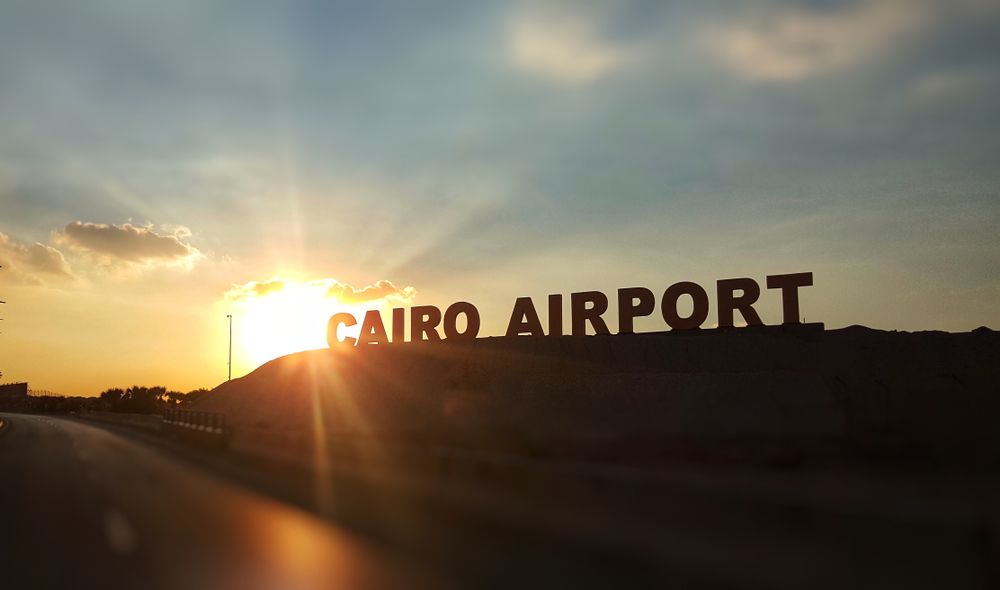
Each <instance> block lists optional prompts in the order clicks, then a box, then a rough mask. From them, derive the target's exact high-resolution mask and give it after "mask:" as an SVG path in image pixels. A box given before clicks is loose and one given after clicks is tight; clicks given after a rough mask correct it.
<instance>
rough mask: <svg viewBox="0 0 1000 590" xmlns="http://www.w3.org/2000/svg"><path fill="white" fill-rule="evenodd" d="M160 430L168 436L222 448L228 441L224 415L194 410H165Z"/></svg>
mask: <svg viewBox="0 0 1000 590" xmlns="http://www.w3.org/2000/svg"><path fill="white" fill-rule="evenodd" d="M160 429H161V430H162V431H164V432H166V433H168V434H175V435H179V436H180V437H182V438H184V439H186V440H188V441H191V442H200V443H209V444H212V445H213V446H224V445H225V443H226V442H227V441H228V439H229V429H228V428H227V427H226V415H225V414H220V413H217V412H198V411H195V410H165V411H164V412H163V417H162V418H161V420H160Z"/></svg>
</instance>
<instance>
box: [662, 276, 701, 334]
mask: <svg viewBox="0 0 1000 590" xmlns="http://www.w3.org/2000/svg"><path fill="white" fill-rule="evenodd" d="M681 295H690V296H691V302H692V303H693V304H694V305H693V307H692V309H691V315H690V316H688V317H686V318H682V317H680V316H679V315H678V314H677V300H678V299H680V297H681ZM660 311H661V312H662V313H663V319H664V320H665V321H666V322H667V325H668V326H670V327H671V328H673V329H674V330H694V329H696V328H699V327H701V325H702V324H703V323H705V320H706V319H708V293H706V292H705V289H703V288H702V287H701V285H699V284H698V283H692V282H690V281H682V282H680V283H674V284H673V285H670V286H669V287H667V290H666V291H664V292H663V303H662V305H661V308H660Z"/></svg>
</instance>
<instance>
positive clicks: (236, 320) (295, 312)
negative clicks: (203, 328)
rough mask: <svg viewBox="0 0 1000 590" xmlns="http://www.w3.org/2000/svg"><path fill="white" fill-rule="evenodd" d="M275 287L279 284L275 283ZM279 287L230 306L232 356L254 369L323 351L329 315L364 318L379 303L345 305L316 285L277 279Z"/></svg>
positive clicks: (325, 289) (320, 285)
mask: <svg viewBox="0 0 1000 590" xmlns="http://www.w3.org/2000/svg"><path fill="white" fill-rule="evenodd" d="M275 284H279V283H278V282H277V281H276V282H275ZM280 285H282V286H281V288H276V289H271V290H267V291H266V292H263V293H262V294H260V295H257V296H254V297H252V298H248V299H245V300H241V301H236V302H234V304H233V343H234V344H233V346H234V350H233V357H234V359H239V360H240V361H241V363H240V364H249V365H251V367H250V368H255V367H257V366H259V365H261V364H263V363H265V362H267V361H269V360H271V359H274V358H277V357H279V356H283V355H286V354H291V353H293V352H300V351H303V350H311V349H316V348H326V346H327V342H326V323H327V320H328V319H329V318H330V316H331V315H333V314H334V313H337V312H347V313H352V314H355V315H362V316H363V315H364V312H365V311H367V309H371V308H374V307H378V302H368V303H365V304H345V303H344V302H342V301H340V300H338V299H336V298H334V297H330V296H329V294H328V292H327V291H328V287H327V286H325V285H323V284H320V283H317V282H311V283H299V282H294V281H288V280H284V279H282V280H280Z"/></svg>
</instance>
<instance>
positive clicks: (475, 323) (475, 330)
mask: <svg viewBox="0 0 1000 590" xmlns="http://www.w3.org/2000/svg"><path fill="white" fill-rule="evenodd" d="M463 313H464V314H465V324H466V325H465V331H464V332H459V331H458V316H459V315H460V314H463ZM444 335H445V337H446V338H458V339H470V340H471V339H473V338H475V337H476V336H478V335H479V310H478V309H476V306H475V305H473V304H471V303H469V302H467V301H459V302H456V303H452V304H451V305H450V306H448V309H447V310H446V311H445V312H444Z"/></svg>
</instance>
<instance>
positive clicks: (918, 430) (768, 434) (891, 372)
mask: <svg viewBox="0 0 1000 590" xmlns="http://www.w3.org/2000/svg"><path fill="white" fill-rule="evenodd" d="M998 359H1000V334H998V333H996V332H993V331H990V330H988V329H985V328H981V329H978V330H976V331H974V332H970V333H960V334H951V333H942V332H920V333H905V332H883V331H877V330H871V329H868V328H863V327H857V326H856V327H850V328H845V329H841V330H830V331H823V329H822V326H818V325H817V326H799V327H789V328H783V327H772V328H760V329H757V328H754V329H748V328H744V329H736V330H728V331H721V330H712V331H700V332H661V333H652V334H636V335H612V336H593V337H583V338H581V337H572V336H564V337H558V338H531V337H519V338H483V339H478V340H475V341H466V342H459V341H444V342H438V343H425V342H418V343H405V344H395V345H386V346H372V347H368V348H366V349H360V350H353V349H348V350H344V351H331V350H315V351H307V352H302V353H297V354H293V355H289V356H286V357H282V358H279V359H275V360H273V361H271V362H269V363H267V364H265V365H263V366H261V367H259V368H258V369H257V370H255V371H253V372H252V373H250V374H249V375H247V376H245V377H243V378H240V379H235V380H233V381H231V382H228V383H224V384H223V385H221V386H219V387H217V388H216V389H215V390H213V391H212V392H211V393H210V394H208V395H206V396H205V397H204V398H202V399H201V400H199V401H198V402H197V404H196V405H194V406H193V408H194V409H198V410H205V411H215V412H223V413H225V414H226V415H227V419H228V422H229V424H230V426H231V427H232V428H233V430H234V432H235V433H236V434H237V436H238V437H243V438H253V439H255V440H257V441H258V442H260V441H264V442H265V444H276V445H279V444H280V445H284V446H286V447H287V446H289V445H291V446H292V447H295V446H301V447H303V448H306V447H308V445H309V444H310V441H314V440H315V439H316V436H317V433H318V432H322V433H323V436H324V437H336V436H340V435H347V436H362V437H378V438H380V439H383V440H384V439H391V440H400V441H405V442H407V443H408V444H417V443H421V444H446V445H452V446H456V445H457V446H466V447H473V448H480V449H484V448H485V449H490V450H497V451H505V452H516V453H521V454H529V455H558V454H571V455H580V456H586V457H599V458H608V457H610V458H623V457H628V458H631V459H636V460H638V459H639V458H642V457H646V456H648V457H656V456H660V455H663V454H670V453H676V452H686V451H685V449H687V450H690V449H691V445H692V444H695V443H698V442H699V441H707V440H710V441H715V442H718V441H730V442H729V443H728V444H729V445H730V446H732V445H733V444H736V445H737V446H746V445H749V444H751V443H761V442H763V443H766V444H768V445H772V446H773V445H779V446H782V445H783V446H784V448H795V449H800V450H801V449H807V448H825V449H829V448H831V447H832V448H836V449H841V450H842V449H844V448H848V447H850V448H852V449H854V448H879V449H883V450H884V449H890V450H891V449H910V450H913V449H918V450H923V451H929V452H942V451H957V452H961V453H963V454H965V455H968V454H969V453H972V454H977V453H979V454H982V453H986V454H988V455H990V456H992V455H991V454H992V453H994V452H995V451H996V450H997V449H998V448H1000V442H998V441H1000V435H998V434H997V433H996V432H995V424H996V418H997V416H998V412H997V410H998V408H1000V362H998ZM733 441H735V443H734V442H733ZM678 449H680V450H678Z"/></svg>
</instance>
